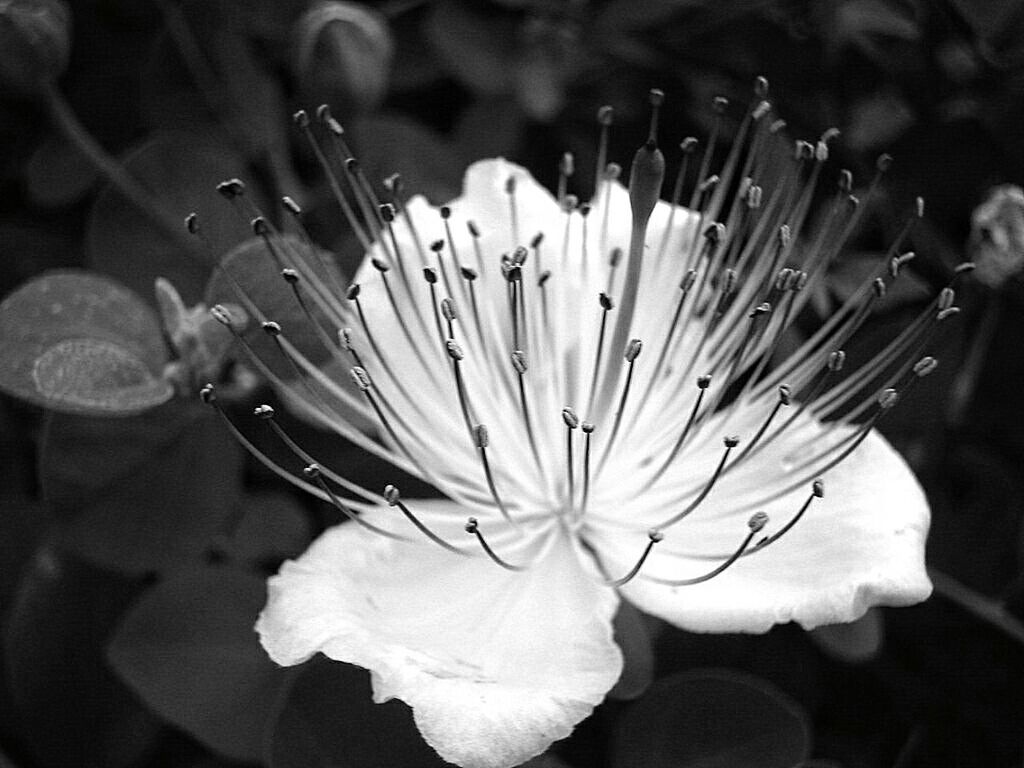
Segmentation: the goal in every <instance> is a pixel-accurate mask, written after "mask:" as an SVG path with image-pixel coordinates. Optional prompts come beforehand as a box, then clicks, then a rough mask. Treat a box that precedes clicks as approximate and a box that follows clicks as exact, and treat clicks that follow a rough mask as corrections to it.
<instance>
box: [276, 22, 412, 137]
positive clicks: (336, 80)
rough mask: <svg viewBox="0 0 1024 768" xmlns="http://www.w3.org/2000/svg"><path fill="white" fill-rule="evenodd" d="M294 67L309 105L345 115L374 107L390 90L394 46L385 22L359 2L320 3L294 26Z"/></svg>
mask: <svg viewBox="0 0 1024 768" xmlns="http://www.w3.org/2000/svg"><path fill="white" fill-rule="evenodd" d="M294 37H295V44H294V55H293V66H294V71H295V75H296V77H297V78H298V80H299V82H300V84H301V87H302V90H303V92H304V94H305V95H306V97H307V99H308V100H310V101H322V100H325V97H326V101H327V102H328V104H330V106H331V108H332V109H333V110H334V111H336V112H337V113H338V114H339V115H340V116H342V117H351V116H352V115H353V113H357V114H358V113H363V112H367V111H369V110H372V109H373V108H375V107H376V106H377V105H378V104H380V102H381V101H383V99H384V96H385V94H386V92H387V88H388V75H389V71H390V69H391V59H392V56H393V54H394V43H393V41H392V39H391V33H390V31H389V30H388V27H387V24H386V22H385V21H384V18H383V17H382V16H380V15H379V14H378V13H377V12H376V11H374V10H373V9H371V8H368V7H367V6H364V5H361V4H359V3H349V2H317V3H314V4H313V5H312V6H310V8H309V10H307V11H306V12H305V13H304V14H303V15H302V16H301V17H300V18H299V20H298V22H296V25H295V33H294Z"/></svg>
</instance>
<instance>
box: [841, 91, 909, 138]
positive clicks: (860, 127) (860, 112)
mask: <svg viewBox="0 0 1024 768" xmlns="http://www.w3.org/2000/svg"><path fill="white" fill-rule="evenodd" d="M915 122H917V115H915V114H914V111H913V110H912V109H911V107H910V104H909V103H908V102H907V100H906V99H904V98H903V97H902V96H900V95H899V94H898V93H895V92H892V91H882V92H879V93H875V94H872V95H870V96H868V97H867V98H864V99H861V100H860V101H858V102H855V103H854V104H853V105H852V106H851V108H850V117H849V120H848V122H847V125H846V130H845V131H844V132H843V133H844V135H845V138H846V143H847V144H848V145H849V146H850V148H852V149H854V150H856V151H858V152H867V151H869V150H872V149H879V148H884V147H888V146H891V145H892V144H894V143H895V142H896V141H897V140H898V139H899V138H900V136H902V135H903V134H904V133H905V132H906V131H907V129H909V128H910V127H911V126H912V125H914V123H915Z"/></svg>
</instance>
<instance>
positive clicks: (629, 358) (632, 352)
mask: <svg viewBox="0 0 1024 768" xmlns="http://www.w3.org/2000/svg"><path fill="white" fill-rule="evenodd" d="M642 348H643V342H642V341H640V339H630V340H629V343H628V344H626V350H625V352H624V353H623V355H622V356H623V357H624V358H626V362H627V363H632V362H633V361H634V360H636V359H637V358H638V357H639V356H640V350H641V349H642Z"/></svg>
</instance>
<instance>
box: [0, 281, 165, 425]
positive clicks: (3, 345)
mask: <svg viewBox="0 0 1024 768" xmlns="http://www.w3.org/2000/svg"><path fill="white" fill-rule="evenodd" d="M166 355H167V351H166V347H165V344H164V342H163V338H162V336H161V333H160V326H159V324H158V322H157V319H156V317H155V315H154V314H153V312H152V311H151V310H150V309H149V308H148V307H147V306H146V305H145V304H144V303H143V302H142V301H140V300H139V299H138V298H137V297H136V296H134V295H133V294H132V293H131V292H130V291H127V290H125V289H124V288H123V287H121V286H120V285H118V284H117V283H115V282H113V281H111V280H108V279H106V278H104V277H100V276H98V275H91V274H89V273H87V272H84V271H65V272H50V273H47V274H45V275H43V276H41V277H38V278H36V279H35V280H33V281H32V282H30V283H28V284H26V285H24V286H22V287H21V288H20V289H18V290H17V291H15V292H14V293H13V294H11V295H10V296H8V297H7V298H6V299H5V300H4V302H3V303H2V304H0V358H2V359H3V360H4V365H3V366H2V367H0V389H3V390H4V391H6V392H9V393H10V394H13V395H16V396H18V397H22V398H24V399H26V400H29V401H30V402H33V403H35V404H37V405H41V406H44V407H46V408H52V409H55V410H59V411H64V412H66V413H85V414H98V415H108V416H120V415H125V414H132V413H138V412H140V411H144V410H146V409H147V408H151V407H153V406H155V405H159V404H160V403H163V402H166V401H167V400H168V399H170V398H171V396H172V395H173V394H174V392H173V389H172V388H171V385H170V384H169V383H167V382H166V381H164V380H163V379H162V378H160V376H161V374H162V369H163V364H164V362H165V360H166Z"/></svg>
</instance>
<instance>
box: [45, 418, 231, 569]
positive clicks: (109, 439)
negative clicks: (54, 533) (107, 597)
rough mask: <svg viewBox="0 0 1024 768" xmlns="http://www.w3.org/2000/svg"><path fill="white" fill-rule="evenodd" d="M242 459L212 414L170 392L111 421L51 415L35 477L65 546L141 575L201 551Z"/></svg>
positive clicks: (226, 505) (217, 527)
mask: <svg viewBox="0 0 1024 768" xmlns="http://www.w3.org/2000/svg"><path fill="white" fill-rule="evenodd" d="M241 468H242V456H241V452H240V449H239V448H238V446H237V445H236V444H235V442H234V440H233V439H232V437H231V435H230V434H229V433H228V431H227V429H225V427H224V425H223V424H222V423H221V422H220V420H219V419H218V418H217V416H216V415H215V414H214V413H212V412H211V411H210V410H209V409H207V408H205V407H204V406H201V405H199V404H198V403H195V404H193V403H182V402H180V401H175V402H172V403H170V404H167V405H164V406H162V407H160V408H156V409H153V410H150V411H148V412H146V413H144V414H140V415H138V416H134V417H131V418H127V419H119V420H116V421H111V420H99V419H92V418H85V417H78V416H65V415H62V414H56V415H53V416H52V417H51V418H50V419H49V420H48V421H47V423H46V426H45V434H44V439H43V447H42V452H41V457H40V473H41V478H40V481H41V484H42V488H43V495H44V498H45V499H46V501H48V502H49V503H50V504H52V505H53V507H54V511H55V513H56V514H57V516H58V518H59V519H60V521H61V534H62V541H63V543H64V545H65V546H66V547H68V548H70V549H71V550H73V551H74V552H76V553H78V554H80V555H81V556H82V557H85V558H87V559H88V560H90V561H91V562H94V563H99V564H101V565H104V566H106V567H108V568H113V569H116V570H118V571H121V572H124V573H130V574H145V573H151V572H153V571H167V570H172V569H175V568H180V567H181V566H182V564H185V563H188V562H189V561H195V560H197V559H198V558H200V557H202V556H203V555H204V554H205V553H206V551H207V550H208V549H209V547H210V546H211V544H212V543H213V542H214V541H215V537H216V535H217V534H218V532H219V531H221V530H222V528H223V526H224V523H225V521H226V519H227V518H228V516H229V515H230V514H231V512H232V510H233V509H235V505H236V504H237V502H238V498H239V494H240V486H241Z"/></svg>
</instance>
